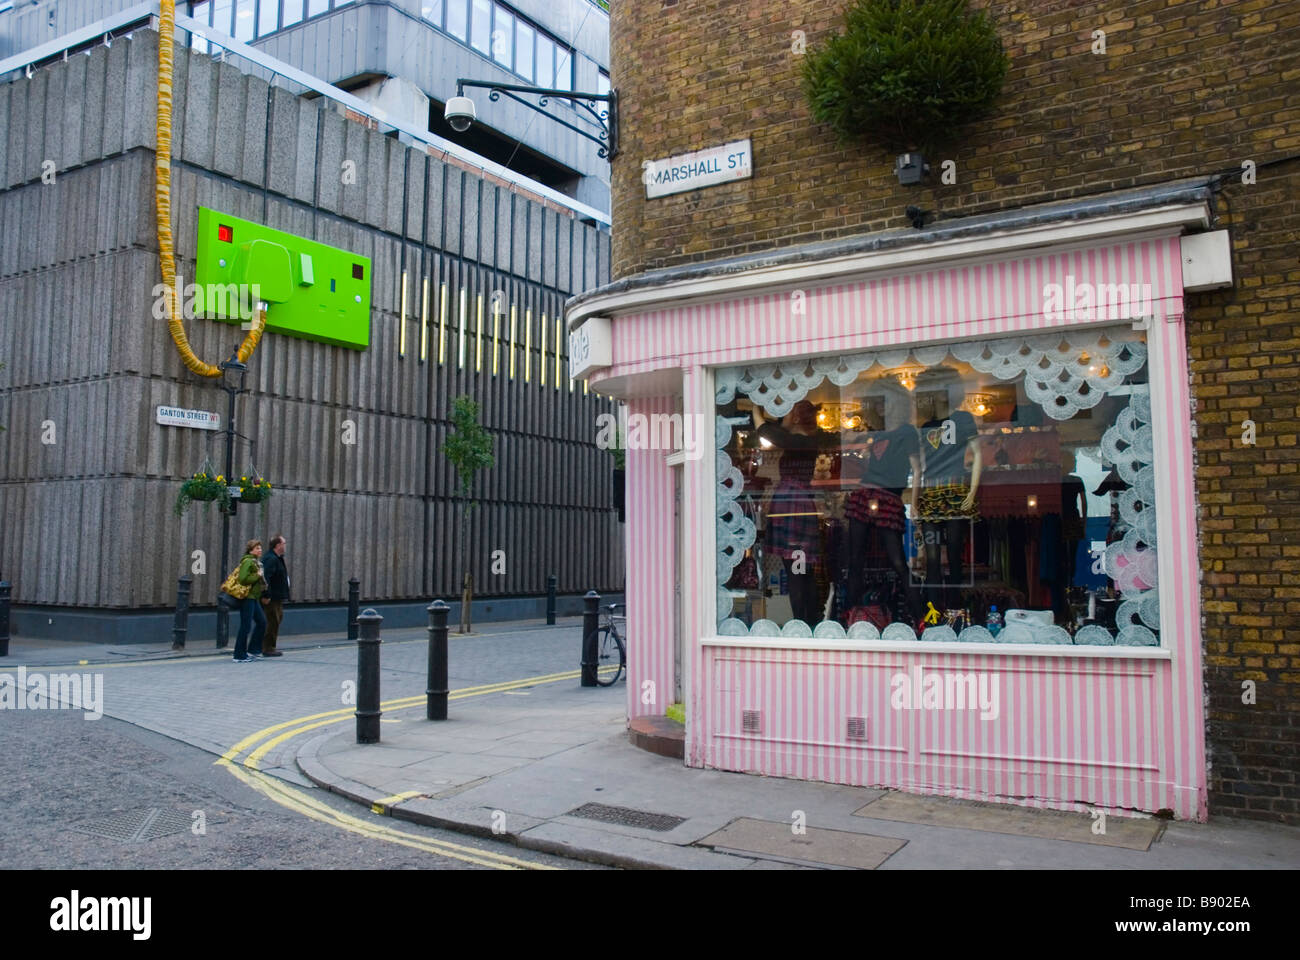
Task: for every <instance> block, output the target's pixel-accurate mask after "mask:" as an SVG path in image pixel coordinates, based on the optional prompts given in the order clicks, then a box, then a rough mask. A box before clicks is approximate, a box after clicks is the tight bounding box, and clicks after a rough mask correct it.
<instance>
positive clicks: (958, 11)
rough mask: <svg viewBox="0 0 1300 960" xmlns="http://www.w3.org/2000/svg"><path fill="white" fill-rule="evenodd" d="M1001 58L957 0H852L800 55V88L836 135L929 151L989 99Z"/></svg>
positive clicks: (983, 21)
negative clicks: (839, 28)
mask: <svg viewBox="0 0 1300 960" xmlns="http://www.w3.org/2000/svg"><path fill="white" fill-rule="evenodd" d="M1008 62H1009V61H1008V58H1007V56H1006V53H1005V52H1004V50H1003V48H1002V40H1001V38H999V37H998V34H997V30H996V29H995V28H994V25H993V23H992V21H990V20H989V18H988V17H987V16H986V15H985V13H984V12H983V11H978V12H973V11H971V10H970V9H969V8H968V7H967V3H966V0H857V2H855V3H854V4H853V5H852V6H851V7H849V9H848V10H847V11H846V12H845V14H844V32H843V33H840V34H838V35H836V36H833V37H831V38H830V39H829V40H828V41H827V42H826V43H825V45H824V46H821V47H819V48H818V49H815V50H809V51H808V53H807V55H806V56H805V57H804V61H803V65H802V81H803V90H804V95H805V96H806V97H807V98H808V103H809V106H810V107H811V109H812V115H813V117H814V118H816V119H817V120H818V121H819V122H821V123H826V124H829V125H830V126H831V127H832V128H833V129H834V130H835V132H836V134H838V136H839V138H840V140H841V141H842V142H848V141H851V140H853V139H855V138H858V137H862V138H864V139H866V140H868V141H870V142H872V143H877V144H880V145H881V146H885V147H888V148H889V149H891V150H893V151H895V152H900V153H901V152H906V151H910V150H917V149H919V150H923V151H925V152H927V153H932V152H933V151H935V150H937V149H938V148H940V147H941V146H944V145H946V144H948V143H951V142H952V141H953V140H954V139H955V138H956V136H957V133H958V130H957V128H958V127H959V126H961V125H962V124H964V123H968V122H970V121H972V120H976V119H978V118H979V117H981V116H983V115H984V114H985V113H987V112H988V111H989V110H990V109H991V108H992V107H993V104H994V102H995V101H996V100H997V96H998V92H999V91H1000V90H1001V88H1002V81H1003V80H1004V79H1005V77H1006V74H1007V66H1008Z"/></svg>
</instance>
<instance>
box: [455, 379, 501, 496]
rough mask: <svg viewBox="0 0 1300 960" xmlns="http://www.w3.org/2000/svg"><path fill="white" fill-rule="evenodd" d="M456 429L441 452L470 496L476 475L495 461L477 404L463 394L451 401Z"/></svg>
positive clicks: (464, 493) (462, 488)
mask: <svg viewBox="0 0 1300 960" xmlns="http://www.w3.org/2000/svg"><path fill="white" fill-rule="evenodd" d="M451 423H452V427H453V430H452V432H451V433H449V434H448V435H447V439H446V441H445V442H444V443H443V445H442V452H443V454H444V455H445V456H446V457H447V459H448V460H450V461H451V465H452V467H454V468H455V470H456V479H457V481H458V482H459V483H460V492H461V496H464V497H468V496H469V491H470V487H471V486H472V485H473V483H474V474H475V472H476V471H478V470H480V469H481V468H483V467H490V466H492V465H493V463H495V462H496V461H495V460H494V459H493V457H492V436H491V434H489V433H488V432H487V431H486V430H484V429H483V427H482V425H481V424H480V423H479V422H478V404H477V403H476V402H475V401H473V400H471V399H470V398H469V397H467V396H465V395H464V394H461V395H460V396H459V397H457V398H456V399H455V400H454V401H453V402H452V409H451Z"/></svg>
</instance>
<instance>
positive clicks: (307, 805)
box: [217, 670, 581, 870]
mask: <svg viewBox="0 0 1300 960" xmlns="http://www.w3.org/2000/svg"><path fill="white" fill-rule="evenodd" d="M579 676H581V671H579V670H570V671H566V672H564V673H551V674H545V675H542V676H537V677H526V678H524V679H522V680H509V681H506V682H504V683H489V684H484V685H482V686H477V687H465V688H462V689H460V690H454V691H452V692H451V693H450V694H449V695H448V697H447V699H448V700H464V699H466V698H468V697H481V696H486V695H487V694H490V693H503V692H505V691H508V690H518V689H520V688H521V687H534V686H538V685H539V684H543V683H559V682H560V681H563V680H575V679H577V678H578V677H579ZM424 702H425V697H424V695H423V694H421V695H419V696H414V697H401V698H399V699H396V700H387V701H384V702H383V703H381V704H380V705H379V706H380V709H382V710H384V711H385V712H392V711H395V710H408V709H411V708H413V707H419V706H423V705H424ZM353 716H355V709H354V708H345V709H342V710H330V711H328V712H325V713H314V714H311V715H310V716H306V717H298V718H297V719H296V720H286V721H285V722H283V723H277V724H274V725H273V726H269V727H266V728H265V729H262V730H259V731H257V732H256V733H252V734H249V735H248V736H247V737H245V738H244V739H242V740H240V741H239V742H238V743H236V744H235V745H234V746H233V747H231V748H230V749H229V750H227V751H226V752H225V753H224V754H222V756H221V758H220V759H219V760H217V765H218V766H222V767H225V768H226V769H228V770H229V771H230V772H231V773H232V774H234V775H235V776H236V777H238V778H239V779H240V780H242V781H243V782H244V783H246V784H248V786H250V787H252V788H253V789H254V790H256V791H258V792H259V793H261V794H263V795H264V796H266V797H267V798H268V799H270V800H273V801H275V802H276V803H278V804H279V805H280V806H282V807H285V808H287V809H290V810H293V811H294V812H296V813H300V814H302V815H303V816H305V817H310V818H311V819H312V820H316V821H318V822H320V823H327V824H330V825H331V826H334V827H338V828H340V829H343V830H347V831H349V832H350V833H356V834H360V835H361V836H365V837H369V838H370V839H373V840H384V841H386V842H388V843H395V844H398V845H400V846H404V847H410V848H411V849H414V850H422V851H424V852H426V853H432V854H436V855H438V856H442V857H450V858H452V859H453V860H463V861H465V862H466V863H473V864H476V865H478V866H482V867H491V868H493V869H497V870H521V869H522V870H554V869H556V868H555V867H548V866H545V865H543V864H539V863H530V862H529V861H527V860H521V859H519V858H517V857H511V856H507V855H506V854H501V853H494V852H492V851H489V850H480V849H478V848H476V847H470V846H465V845H463V844H459V843H451V842H449V841H446V840H435V839H433V838H431V837H421V836H416V835H414V834H410V833H407V832H405V831H403V830H398V829H396V828H395V827H390V826H387V825H384V824H379V823H375V822H373V821H370V820H363V819H361V818H360V817H355V816H352V815H351V814H347V813H342V812H341V811H338V810H335V809H334V808H333V807H330V806H328V805H327V804H324V803H322V802H321V801H319V800H317V799H315V798H314V797H312V796H311V795H310V794H308V793H306V792H304V791H302V790H299V789H298V788H296V787H293V786H291V785H290V784H288V783H285V782H284V781H282V780H279V779H276V778H275V777H271V776H268V775H266V774H265V773H262V772H261V769H260V768H261V763H262V761H263V760H264V759H265V758H266V755H267V754H268V753H270V752H271V751H272V750H274V749H275V748H276V747H277V746H279V745H280V744H282V743H284V742H285V741H286V740H289V739H291V738H293V737H296V736H298V735H299V734H301V733H306V732H307V731H309V730H315V729H317V728H319V727H325V726H329V725H330V724H334V723H343V722H345V721H346V720H348V719H349V718H351V717H353ZM243 753H246V754H247V756H245V757H244V759H243V760H237V759H236V758H237V757H239V755H240V754H243ZM413 796H419V793H417V792H415V791H408V792H407V793H404V794H397V795H396V796H393V797H385V798H384V799H383V800H381V801H379V802H378V803H376V804H375V806H374V808H372V809H373V812H375V813H382V814H387V813H390V812H391V807H392V806H393V805H396V804H397V803H400V802H402V801H403V800H409V799H410V798H411V797H413Z"/></svg>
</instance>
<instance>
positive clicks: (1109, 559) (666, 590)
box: [569, 184, 1223, 819]
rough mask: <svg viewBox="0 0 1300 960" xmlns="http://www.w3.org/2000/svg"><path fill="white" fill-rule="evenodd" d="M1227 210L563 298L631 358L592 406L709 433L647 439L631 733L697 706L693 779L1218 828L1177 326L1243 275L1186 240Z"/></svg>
mask: <svg viewBox="0 0 1300 960" xmlns="http://www.w3.org/2000/svg"><path fill="white" fill-rule="evenodd" d="M1208 202H1209V200H1208V192H1207V191H1206V189H1205V188H1204V186H1203V185H1196V184H1183V185H1177V186H1173V187H1164V188H1158V189H1149V190H1145V191H1135V192H1132V193H1128V194H1113V195H1111V196H1110V197H1108V198H1102V199H1099V200H1095V201H1089V202H1086V203H1079V202H1075V203H1072V204H1059V205H1045V206H1042V207H1038V208H1026V209H1023V210H1020V211H1017V212H1016V213H1014V214H1011V215H1001V216H1000V217H996V218H990V219H980V220H969V221H957V222H956V223H954V224H952V225H950V226H945V227H944V228H942V229H935V230H929V231H924V232H917V231H913V232H912V233H911V234H910V235H909V234H902V233H890V234H887V235H880V236H877V237H874V238H873V237H865V238H856V239H854V240H851V241H838V242H836V243H835V244H830V245H820V246H812V247H802V248H791V249H789V250H786V251H779V252H777V253H769V254H766V255H764V256H763V257H761V258H754V259H752V260H738V261H728V262H725V263H724V262H715V263H712V264H708V263H706V264H700V265H697V266H692V267H689V268H677V269H675V270H672V271H665V272H663V273H661V274H646V275H641V276H640V277H633V278H629V279H628V280H624V281H620V282H619V283H616V284H612V285H610V286H609V287H606V288H603V289H601V290H597V291H594V292H592V293H591V294H587V295H584V296H583V297H581V298H578V299H577V300H575V301H572V302H571V303H570V306H569V322H570V326H571V329H573V330H575V331H578V330H582V329H583V328H584V327H586V325H587V324H592V325H593V328H594V327H600V328H601V330H602V331H603V332H604V335H605V336H607V339H608V344H607V351H606V353H605V355H604V356H600V355H596V356H594V357H592V358H589V360H588V363H589V366H588V367H587V368H586V369H584V370H583V371H581V372H582V374H583V375H584V376H587V377H588V378H589V381H590V383H591V386H592V387H593V388H594V389H596V390H598V391H601V392H606V393H610V394H613V395H615V396H619V397H622V398H624V399H625V400H626V402H627V404H628V408H629V411H630V412H631V413H632V414H636V413H640V414H643V415H645V417H646V418H647V421H649V422H653V420H654V415H656V414H658V415H660V419H661V422H668V421H667V418H666V417H664V415H671V414H680V415H681V418H682V420H683V422H685V423H687V424H688V425H689V424H690V423H697V424H702V425H704V426H706V427H707V429H708V433H709V434H710V435H711V436H712V439H713V450H712V451H709V452H707V453H706V454H705V455H704V456H697V457H691V456H688V455H686V453H685V451H683V450H678V451H675V452H674V451H671V450H669V451H665V450H663V449H656V444H651V443H643V444H638V443H635V442H629V444H628V446H629V449H628V452H627V471H628V473H627V509H628V524H627V538H628V540H627V556H628V583H627V597H628V616H629V637H630V641H629V684H628V688H629V701H628V707H629V715H630V716H633V717H635V716H638V715H644V714H662V713H663V708H664V706H665V700H666V697H665V696H664V695H660V694H659V693H658V691H671V690H673V689H674V687H680V688H681V689H682V691H683V696H684V701H685V712H686V725H687V731H686V738H687V740H686V763H687V764H688V765H690V766H700V767H713V768H717V769H723V770H734V771H744V772H752V773H759V774H764V775H768V776H781V777H794V778H800V779H811V780H822V781H828V782H833V783H843V784H853V785H866V786H882V787H892V788H897V789H901V790H907V791H912V792H920V793H932V794H939V795H946V796H959V797H968V798H977V799H991V800H1002V801H1008V802H1015V803H1022V804H1026V805H1032V806H1046V807H1055V808H1061V809H1077V810H1082V809H1101V810H1105V811H1109V812H1113V813H1121V814H1123V813H1131V812H1133V811H1145V812H1150V813H1156V812H1160V811H1170V812H1172V814H1173V815H1174V816H1176V817H1179V818H1186V819H1204V817H1205V815H1206V773H1205V756H1204V753H1205V749H1204V709H1203V706H1202V698H1201V686H1202V679H1201V638H1200V605H1199V596H1198V576H1197V570H1198V567H1197V528H1196V509H1195V499H1194V486H1193V460H1192V435H1193V424H1192V414H1191V410H1192V407H1191V398H1190V397H1189V395H1188V368H1187V354H1186V344H1185V335H1184V331H1183V326H1182V316H1183V294H1184V291H1185V290H1186V289H1199V287H1198V286H1197V285H1198V284H1199V283H1201V282H1202V280H1201V278H1202V277H1203V276H1204V275H1205V274H1204V273H1202V272H1199V271H1204V270H1205V269H1206V268H1207V267H1217V269H1219V270H1221V269H1222V267H1223V264H1221V263H1219V264H1207V263H1206V261H1207V259H1213V257H1210V256H1209V255H1207V254H1206V253H1205V251H1206V250H1207V249H1209V248H1210V247H1211V246H1212V245H1207V244H1206V243H1204V241H1203V237H1204V236H1205V235H1202V237H1201V238H1197V237H1194V236H1190V234H1194V233H1196V232H1197V231H1202V230H1204V229H1205V228H1206V227H1207V226H1208V224H1209V222H1210V216H1209V209H1208ZM1185 277H1186V278H1189V279H1188V282H1185ZM1206 282H1208V281H1206ZM588 329H591V328H588ZM598 353H599V351H598ZM685 432H686V433H687V434H689V433H690V431H689V430H688V431H685ZM633 439H635V438H633ZM705 446H706V447H707V444H706V445H705ZM678 501H680V503H679V505H677V504H678ZM679 649H680V652H679Z"/></svg>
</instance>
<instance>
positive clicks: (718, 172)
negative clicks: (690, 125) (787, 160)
mask: <svg viewBox="0 0 1300 960" xmlns="http://www.w3.org/2000/svg"><path fill="white" fill-rule="evenodd" d="M753 156H754V154H753V150H751V149H750V145H749V141H748V140H734V141H732V142H731V143H724V144H723V145H722V146H720V147H709V148H707V149H705V150H696V151H695V152H694V153H683V154H679V155H678V156H675V157H669V158H667V159H666V160H647V161H645V162H644V163H643V164H642V165H641V166H642V171H641V177H642V179H643V180H644V181H645V195H646V198H647V199H652V198H654V197H666V196H668V194H670V193H684V192H685V191H687V190H698V189H699V188H700V187H712V186H714V185H716V184H719V183H730V182H731V181H732V180H744V179H746V178H747V177H752V176H753V175H754V165H753Z"/></svg>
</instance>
